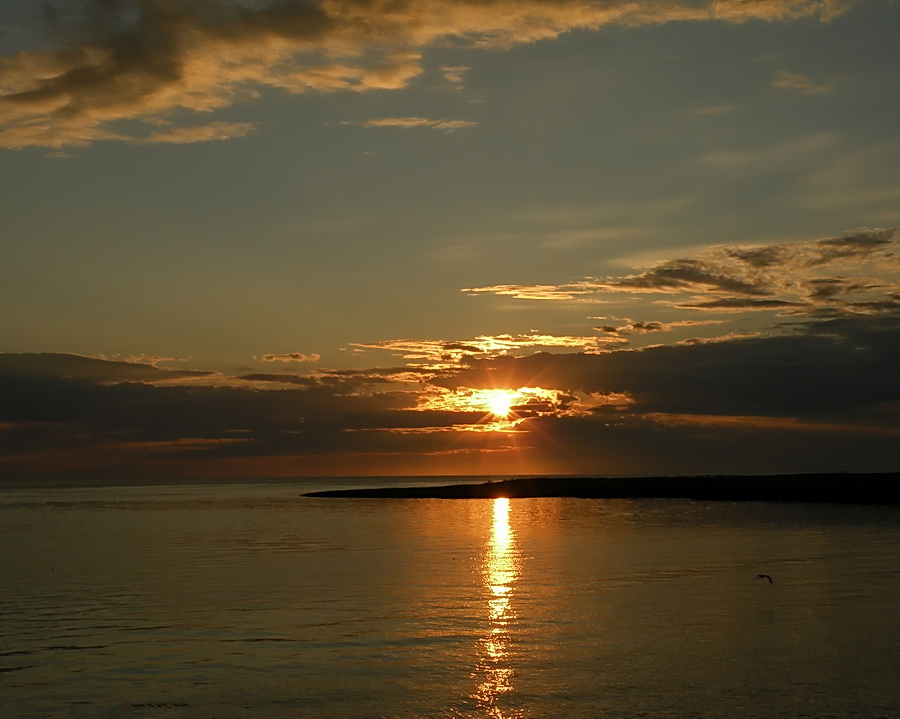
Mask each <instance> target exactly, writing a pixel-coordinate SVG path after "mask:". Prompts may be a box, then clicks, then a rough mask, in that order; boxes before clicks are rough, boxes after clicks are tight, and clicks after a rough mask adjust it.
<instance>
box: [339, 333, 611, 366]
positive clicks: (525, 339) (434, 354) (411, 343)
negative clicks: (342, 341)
mask: <svg viewBox="0 0 900 719" xmlns="http://www.w3.org/2000/svg"><path fill="white" fill-rule="evenodd" d="M619 342H622V340H621V339H619V338H616V337H599V336H593V335H590V336H570V335H548V334H527V335H491V336H488V335H482V336H479V337H475V338H473V339H469V340H416V339H395V340H381V341H378V342H370V343H354V344H353V345H352V346H353V347H356V348H360V349H367V350H373V349H374V350H387V351H389V352H391V353H393V354H395V355H397V356H399V357H402V358H403V359H404V360H406V361H407V362H408V363H409V364H410V365H411V366H414V367H415V366H420V367H431V368H434V369H439V368H446V367H456V366H458V365H459V363H460V362H462V361H463V360H464V359H465V358H467V357H476V356H477V357H500V356H506V355H513V354H517V353H521V352H525V351H531V352H533V351H535V350H539V349H551V348H568V349H578V350H580V351H582V352H598V351H601V350H602V349H603V348H604V347H606V346H609V345H613V344H617V343H619Z"/></svg>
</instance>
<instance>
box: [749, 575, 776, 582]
mask: <svg viewBox="0 0 900 719" xmlns="http://www.w3.org/2000/svg"><path fill="white" fill-rule="evenodd" d="M757 579H768V580H769V584H771V583H772V577H770V576H769V575H768V574H757V575H756V576H755V577H753V581H754V582H755V581H756V580H757Z"/></svg>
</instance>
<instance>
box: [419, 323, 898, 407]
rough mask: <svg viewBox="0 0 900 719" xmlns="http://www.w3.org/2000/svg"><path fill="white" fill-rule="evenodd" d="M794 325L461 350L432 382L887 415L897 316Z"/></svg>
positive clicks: (639, 401) (642, 401)
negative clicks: (564, 349) (556, 351)
mask: <svg viewBox="0 0 900 719" xmlns="http://www.w3.org/2000/svg"><path fill="white" fill-rule="evenodd" d="M794 330H795V331H794V332H793V333H792V334H786V335H779V336H773V337H752V338H744V339H734V340H731V341H722V342H706V343H687V344H681V345H675V346H657V347H650V348H645V349H642V350H619V351H612V352H607V353H603V354H597V355H586V354H568V355H550V354H536V355H532V356H530V357H520V358H495V359H492V360H479V359H468V360H467V361H466V364H467V365H468V369H466V370H462V371H460V372H458V373H455V374H451V373H448V374H446V375H445V376H443V377H441V378H436V379H435V380H434V382H435V383H436V384H441V385H442V386H445V387H455V386H468V387H479V386H491V383H494V384H496V383H497V382H498V380H499V378H502V382H504V383H506V384H508V386H512V387H515V386H520V385H525V386H528V385H539V386H544V387H558V388H565V389H567V390H569V391H579V392H582V393H588V394H590V393H600V394H609V393H625V394H627V395H629V396H630V397H633V398H634V400H635V404H634V405H633V407H631V409H630V411H632V412H634V413H637V414H646V413H657V412H659V413H674V414H703V415H728V416H731V415H748V416H749V415H753V416H770V417H805V418H808V419H811V420H812V419H816V420H825V419H827V420H828V421H835V420H848V421H849V420H852V421H854V422H855V421H863V419H866V420H868V419H871V420H872V421H878V422H882V421H884V420H885V419H886V418H885V416H884V415H883V408H884V407H885V406H890V405H891V403H893V402H898V401H900V363H898V362H897V361H896V358H897V357H898V356H900V354H898V353H900V317H856V318H853V319H849V318H841V319H834V320H827V321H822V322H816V323H809V324H804V325H798V326H796V327H795V328H794ZM892 419H893V421H895V422H896V421H897V419H898V418H897V417H896V416H895V417H893V418H892Z"/></svg>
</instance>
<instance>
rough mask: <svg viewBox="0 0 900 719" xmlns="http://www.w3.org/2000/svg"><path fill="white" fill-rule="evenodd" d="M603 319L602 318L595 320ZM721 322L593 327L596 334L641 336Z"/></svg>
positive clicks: (683, 321)
mask: <svg viewBox="0 0 900 719" xmlns="http://www.w3.org/2000/svg"><path fill="white" fill-rule="evenodd" d="M596 319H603V318H599V317H598V318H596ZM722 322H723V320H676V321H675V322H655V321H649V322H638V321H635V320H627V321H626V324H624V325H618V326H616V325H603V326H602V327H595V328H594V329H596V330H597V331H598V332H605V333H607V334H612V335H625V336H628V335H643V334H649V333H651V332H671V331H672V330H675V329H678V328H681V327H702V326H703V325H714V324H721V323H722Z"/></svg>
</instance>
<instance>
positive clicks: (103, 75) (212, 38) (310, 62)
mask: <svg viewBox="0 0 900 719" xmlns="http://www.w3.org/2000/svg"><path fill="white" fill-rule="evenodd" d="M853 3H854V0H761V1H758V2H745V1H744V0H699V1H698V0H672V1H665V2H664V1H663V0H650V1H648V2H640V3H636V2H633V1H631V0H611V1H610V2H597V1H592V0H485V1H484V2H478V3H473V2H471V1H470V0H319V1H304V0H281V1H280V2H275V1H274V0H271V1H270V2H259V3H254V4H252V5H251V4H247V3H239V2H227V1H223V2H216V3H196V2H191V1H189V0H169V1H168V2H165V3H161V2H139V1H138V0H131V2H127V1H123V2H121V3H116V4H115V5H109V4H105V5H103V6H102V12H99V11H97V7H95V6H94V4H92V3H89V2H86V3H84V4H82V5H74V6H73V5H70V6H69V7H70V8H73V7H74V9H73V10H70V14H73V13H74V14H78V15H80V16H78V17H74V18H73V17H69V16H65V17H64V20H68V21H69V26H68V27H67V25H66V22H65V21H63V22H60V24H59V25H58V26H57V27H55V28H53V33H52V36H51V37H52V39H53V40H56V41H57V42H58V44H59V49H57V50H33V51H23V52H19V53H17V54H14V55H10V56H7V57H4V58H0V147H5V148H22V147H28V146H41V147H49V148H61V147H66V146H76V147H77V146H85V145H89V144H91V143H93V142H98V141H131V142H145V141H147V142H166V141H174V142H187V141H189V140H190V138H192V137H193V138H194V141H201V140H208V139H211V138H210V137H209V136H208V133H204V132H200V131H186V132H185V133H178V132H175V131H174V130H173V131H172V132H169V133H166V132H163V133H157V134H155V135H154V134H148V135H141V134H139V133H138V134H126V133H124V132H122V131H121V130H119V129H114V126H115V124H116V123H119V122H120V121H123V120H136V121H141V122H145V123H150V124H151V125H152V124H154V123H158V122H159V121H160V120H161V119H163V120H165V119H168V118H170V117H171V116H173V115H174V114H175V113H181V112H184V111H187V112H195V113H209V112H213V111H216V110H220V109H222V108H225V107H228V106H230V105H233V104H235V103H237V102H240V101H242V100H245V99H249V98H251V97H253V96H254V95H255V94H256V93H257V92H258V90H259V89H260V88H278V89H281V90H284V91H286V92H290V93H303V92H310V91H314V92H334V91H339V90H345V91H371V90H395V89H399V88H402V87H406V86H407V85H408V84H409V83H410V81H411V80H412V79H413V78H415V77H417V76H418V75H419V74H420V73H422V71H423V60H422V55H421V51H422V50H424V49H425V48H428V47H430V46H433V45H436V44H438V43H441V42H446V41H448V40H452V41H454V42H455V43H457V44H466V45H469V46H474V47H486V46H490V47H509V46H513V45H519V44H523V43H531V42H536V41H539V40H548V39H553V38H556V37H558V36H559V35H561V34H563V33H566V32H570V31H573V30H578V29H582V30H597V29H599V28H602V27H604V26H608V25H626V26H641V25H658V24H660V23H667V22H677V21H718V22H729V23H740V22H745V21H748V20H766V21H779V20H791V19H796V18H803V17H818V18H820V19H822V20H828V19H830V18H832V17H834V16H836V15H838V14H840V13H842V12H844V11H845V10H846V9H847V8H849V7H850V6H851V5H853ZM461 72H462V70H461V69H460V68H447V69H445V70H444V73H445V76H446V77H447V78H448V80H449V81H450V82H457V80H458V79H459V78H460V77H461ZM220 129H221V128H220ZM444 129H452V128H444ZM244 130H246V128H244ZM244 130H238V129H237V128H236V127H234V126H232V127H231V132H233V133H234V132H237V133H239V132H242V131H244ZM230 136H236V135H235V134H231V135H230ZM153 137H155V138H156V139H155V140H154V139H150V138H153ZM218 139H223V138H222V137H221V133H220V135H219V138H218Z"/></svg>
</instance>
